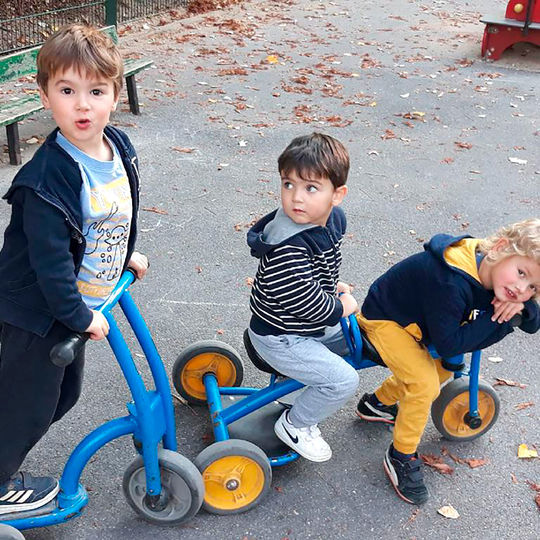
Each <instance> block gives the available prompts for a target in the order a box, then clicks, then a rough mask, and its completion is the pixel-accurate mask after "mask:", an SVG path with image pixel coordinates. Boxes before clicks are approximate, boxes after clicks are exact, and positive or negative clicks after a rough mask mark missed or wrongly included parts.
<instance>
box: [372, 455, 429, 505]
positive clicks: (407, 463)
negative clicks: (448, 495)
mask: <svg viewBox="0 0 540 540" xmlns="http://www.w3.org/2000/svg"><path fill="white" fill-rule="evenodd" d="M393 449H394V447H393V445H390V447H389V448H388V450H387V451H386V454H385V456H384V462H383V466H384V470H385V472H386V475H387V476H388V478H389V479H390V482H392V485H393V486H394V489H395V490H396V493H397V494H398V496H399V497H400V498H401V499H403V500H404V501H405V502H408V503H411V504H418V505H420V504H424V503H425V502H426V501H427V500H428V496H429V495H428V490H427V488H426V485H425V484H424V475H423V473H422V465H423V464H422V460H421V459H420V458H419V457H418V453H415V454H414V455H413V456H411V457H408V458H406V459H398V458H397V457H395V456H394V454H393Z"/></svg>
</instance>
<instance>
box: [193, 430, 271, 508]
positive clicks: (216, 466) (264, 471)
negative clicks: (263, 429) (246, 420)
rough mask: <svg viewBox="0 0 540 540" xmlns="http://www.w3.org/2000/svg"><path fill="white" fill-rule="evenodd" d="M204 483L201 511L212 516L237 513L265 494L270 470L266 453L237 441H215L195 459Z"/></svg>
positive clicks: (252, 504) (256, 501) (253, 504)
mask: <svg viewBox="0 0 540 540" xmlns="http://www.w3.org/2000/svg"><path fill="white" fill-rule="evenodd" d="M195 465H196V466H197V467H198V469H199V471H201V474H202V477H203V482H204V489H205V492H204V502H203V508H204V509H205V510H206V511H207V512H210V513H212V514H222V515H224V514H239V513H240V512H246V511H247V510H250V509H251V508H253V507H254V506H257V505H258V504H259V502H260V501H261V499H263V498H264V496H265V495H266V494H267V493H268V490H269V489H270V484H271V482H272V468H271V467H270V463H269V461H268V458H267V457H266V454H265V453H264V452H263V451H262V450H261V449H260V448H259V447H258V446H256V445H255V444H253V443H251V442H248V441H243V440H241V439H229V440H227V441H219V442H216V443H214V444H211V445H210V446H208V447H207V448H205V449H204V450H203V451H202V452H201V453H200V454H199V455H198V456H197V458H196V459H195Z"/></svg>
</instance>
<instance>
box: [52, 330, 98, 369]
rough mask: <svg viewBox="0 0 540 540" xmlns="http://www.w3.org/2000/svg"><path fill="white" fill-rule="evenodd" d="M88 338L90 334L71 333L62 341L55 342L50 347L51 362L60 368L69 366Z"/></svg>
mask: <svg viewBox="0 0 540 540" xmlns="http://www.w3.org/2000/svg"><path fill="white" fill-rule="evenodd" d="M89 339H90V334H73V335H71V336H70V337H68V338H67V339H65V340H64V341H61V342H60V343H57V344H56V345H55V346H54V347H53V348H52V349H51V353H50V358H51V362H52V363H53V364H54V365H55V366H58V367H61V368H63V367H67V366H69V365H70V364H71V363H72V362H73V360H75V358H76V357H77V355H78V354H79V352H80V351H81V349H82V347H83V345H84V344H85V343H86V342H87V341H88V340H89Z"/></svg>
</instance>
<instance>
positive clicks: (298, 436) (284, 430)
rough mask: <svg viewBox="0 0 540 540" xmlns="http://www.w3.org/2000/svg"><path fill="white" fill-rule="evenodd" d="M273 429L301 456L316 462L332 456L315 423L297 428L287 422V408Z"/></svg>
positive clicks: (326, 459)
mask: <svg viewBox="0 0 540 540" xmlns="http://www.w3.org/2000/svg"><path fill="white" fill-rule="evenodd" d="M274 431H275V433H276V435H277V436H278V438H279V439H280V440H282V441H283V442H284V443H285V444H286V445H287V446H290V447H291V448H292V449H293V450H295V451H296V452H298V453H299V454H300V455H301V456H302V457H304V458H306V459H309V460H310V461H316V462H318V463H320V462H322V461H328V460H329V459H330V458H331V457H332V449H331V448H330V446H329V445H328V443H327V442H326V441H325V440H324V439H323V438H322V435H321V431H320V430H319V428H318V426H317V424H314V425H313V426H308V427H303V428H297V427H294V426H293V425H292V424H291V423H290V422H289V410H288V409H287V410H285V411H283V414H282V415H281V416H280V417H279V418H278V421H277V422H276V423H275V424H274Z"/></svg>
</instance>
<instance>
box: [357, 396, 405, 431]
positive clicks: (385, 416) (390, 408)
mask: <svg viewBox="0 0 540 540" xmlns="http://www.w3.org/2000/svg"><path fill="white" fill-rule="evenodd" d="M372 396H375V394H364V395H363V396H362V398H361V399H360V401H359V402H358V405H357V407H356V414H357V415H358V416H359V417H360V418H361V419H362V420H366V421H367V422H382V423H384V424H392V425H393V424H395V422H396V416H397V413H398V406H397V405H383V404H382V403H381V404H378V405H374V404H373V403H374V402H378V400H377V398H375V397H372Z"/></svg>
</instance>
